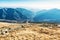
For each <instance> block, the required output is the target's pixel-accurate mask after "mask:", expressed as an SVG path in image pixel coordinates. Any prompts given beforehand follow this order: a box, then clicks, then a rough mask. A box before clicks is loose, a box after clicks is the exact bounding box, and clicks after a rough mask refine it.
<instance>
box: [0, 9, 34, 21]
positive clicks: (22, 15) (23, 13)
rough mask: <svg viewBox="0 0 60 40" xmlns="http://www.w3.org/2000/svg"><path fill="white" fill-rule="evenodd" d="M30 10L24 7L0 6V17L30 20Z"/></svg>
mask: <svg viewBox="0 0 60 40" xmlns="http://www.w3.org/2000/svg"><path fill="white" fill-rule="evenodd" d="M32 15H33V13H32V11H30V10H27V9H24V8H15V9H14V8H1V9H0V19H5V20H15V21H20V22H24V21H27V20H31V18H32Z"/></svg>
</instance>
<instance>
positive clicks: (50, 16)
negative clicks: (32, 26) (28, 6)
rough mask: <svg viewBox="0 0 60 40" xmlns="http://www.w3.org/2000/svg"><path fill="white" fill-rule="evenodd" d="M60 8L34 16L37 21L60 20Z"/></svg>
mask: <svg viewBox="0 0 60 40" xmlns="http://www.w3.org/2000/svg"><path fill="white" fill-rule="evenodd" d="M59 20H60V10H59V9H51V10H47V11H45V12H42V13H40V14H37V15H36V16H35V17H34V21H35V22H45V21H46V22H60V21H59Z"/></svg>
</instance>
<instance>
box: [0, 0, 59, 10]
mask: <svg viewBox="0 0 60 40" xmlns="http://www.w3.org/2000/svg"><path fill="white" fill-rule="evenodd" d="M0 7H12V8H17V7H18V8H28V9H52V8H58V9H60V1H59V0H0Z"/></svg>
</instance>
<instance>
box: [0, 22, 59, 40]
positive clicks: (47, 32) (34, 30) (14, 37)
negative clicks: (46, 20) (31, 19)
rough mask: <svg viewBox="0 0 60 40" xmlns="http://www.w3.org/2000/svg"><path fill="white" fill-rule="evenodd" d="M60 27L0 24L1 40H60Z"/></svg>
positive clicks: (33, 24)
mask: <svg viewBox="0 0 60 40" xmlns="http://www.w3.org/2000/svg"><path fill="white" fill-rule="evenodd" d="M59 27H60V26H58V25H55V24H43V23H41V24H36V23H28V24H26V23H22V24H19V23H4V22H0V40H60V28H59Z"/></svg>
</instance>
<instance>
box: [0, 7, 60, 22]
mask: <svg viewBox="0 0 60 40" xmlns="http://www.w3.org/2000/svg"><path fill="white" fill-rule="evenodd" d="M0 19H1V20H0V21H13V20H14V21H15V22H17V21H18V22H26V21H30V22H57V23H60V9H57V8H54V9H49V10H39V11H37V12H33V11H31V10H28V9H25V8H0Z"/></svg>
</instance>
